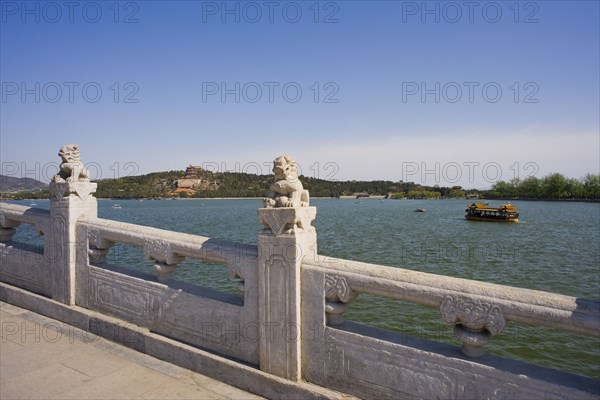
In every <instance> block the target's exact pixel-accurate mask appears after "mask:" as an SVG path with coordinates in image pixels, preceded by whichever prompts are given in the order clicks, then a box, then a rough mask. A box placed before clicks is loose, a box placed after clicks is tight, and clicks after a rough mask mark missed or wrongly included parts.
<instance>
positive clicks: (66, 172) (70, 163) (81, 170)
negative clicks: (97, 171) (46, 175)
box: [52, 144, 90, 182]
mask: <svg viewBox="0 0 600 400" xmlns="http://www.w3.org/2000/svg"><path fill="white" fill-rule="evenodd" d="M58 155H59V157H60V158H61V159H62V163H61V164H60V171H59V172H58V174H56V175H54V177H53V178H52V182H89V181H90V174H89V172H88V171H87V170H86V169H85V167H84V165H83V163H82V162H81V159H80V158H81V155H80V152H79V146H78V145H76V144H66V145H64V146H63V147H61V148H60V151H59V152H58Z"/></svg>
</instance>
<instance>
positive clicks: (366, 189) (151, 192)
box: [96, 171, 451, 198]
mask: <svg viewBox="0 0 600 400" xmlns="http://www.w3.org/2000/svg"><path fill="white" fill-rule="evenodd" d="M183 175H184V173H183V171H169V172H159V173H151V174H147V175H140V176H131V177H125V178H120V179H109V180H102V181H99V182H98V191H97V193H96V197H104V198H107V197H111V198H142V197H144V198H152V197H165V196H176V197H202V198H215V197H263V196H265V195H266V194H267V193H268V192H269V186H270V185H271V183H272V181H273V175H253V174H246V173H238V172H224V173H215V172H208V171H203V172H202V174H201V176H200V178H202V179H203V180H205V181H207V182H210V183H214V185H213V188H210V189H209V188H206V189H198V190H194V191H184V192H177V179H182V178H183ZM300 180H301V181H302V184H303V185H304V188H305V189H308V190H309V191H310V195H311V196H312V197H338V196H352V195H354V194H356V193H368V194H369V195H387V194H388V193H390V192H406V191H409V190H413V189H419V188H423V187H421V186H419V185H417V184H414V183H398V182H392V181H326V180H323V179H316V178H311V177H305V176H301V177H300ZM423 189H432V190H433V188H423ZM435 189H436V190H438V191H442V192H443V193H444V195H447V194H448V193H449V191H450V190H451V188H435Z"/></svg>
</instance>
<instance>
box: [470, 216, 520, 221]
mask: <svg viewBox="0 0 600 400" xmlns="http://www.w3.org/2000/svg"><path fill="white" fill-rule="evenodd" d="M465 218H467V219H468V220H470V221H489V222H519V218H507V219H496V218H486V217H477V216H474V215H466V216H465Z"/></svg>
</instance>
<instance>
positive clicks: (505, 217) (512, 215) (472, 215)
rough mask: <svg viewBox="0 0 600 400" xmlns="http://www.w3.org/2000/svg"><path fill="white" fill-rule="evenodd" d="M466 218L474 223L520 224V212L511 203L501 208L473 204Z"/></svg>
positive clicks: (466, 211) (466, 213) (468, 208)
mask: <svg viewBox="0 0 600 400" xmlns="http://www.w3.org/2000/svg"><path fill="white" fill-rule="evenodd" d="M465 218H466V219H469V220H472V221H494V222H519V210H517V208H516V207H515V206H513V205H512V204H510V203H507V204H503V205H501V206H500V207H490V206H489V205H488V204H483V203H473V204H471V205H469V206H468V207H467V209H466V210H465Z"/></svg>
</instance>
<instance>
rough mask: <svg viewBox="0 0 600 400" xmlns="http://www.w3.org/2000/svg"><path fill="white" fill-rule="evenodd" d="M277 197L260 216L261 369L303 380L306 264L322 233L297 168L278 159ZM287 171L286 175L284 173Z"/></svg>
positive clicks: (285, 159)
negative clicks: (302, 280) (315, 224)
mask: <svg viewBox="0 0 600 400" xmlns="http://www.w3.org/2000/svg"><path fill="white" fill-rule="evenodd" d="M274 164H275V166H274V168H273V172H274V173H275V182H274V183H273V184H272V185H271V190H273V193H271V194H270V195H269V197H268V198H266V199H265V200H264V201H265V208H260V209H259V210H258V218H259V221H260V223H261V224H263V225H264V226H265V228H264V229H263V230H262V231H261V232H260V233H259V235H258V320H259V329H260V342H259V343H260V368H261V370H263V371H265V372H268V373H270V374H274V375H278V376H281V377H283V378H286V379H290V380H293V381H298V380H300V379H301V377H302V370H301V361H302V358H301V357H302V352H301V338H300V333H301V331H302V329H301V326H300V324H301V320H302V318H301V317H302V316H301V309H300V303H301V287H300V272H301V271H300V269H301V265H302V262H303V261H307V260H308V259H313V258H314V257H315V255H316V252H317V234H316V232H315V228H313V227H312V226H311V222H312V221H313V220H314V219H315V217H316V214H317V209H316V207H308V191H306V190H303V188H302V184H301V183H300V181H298V176H297V172H296V164H295V162H294V161H293V159H291V158H290V157H278V158H277V159H276V160H275V163H274ZM283 168H285V171H283Z"/></svg>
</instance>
